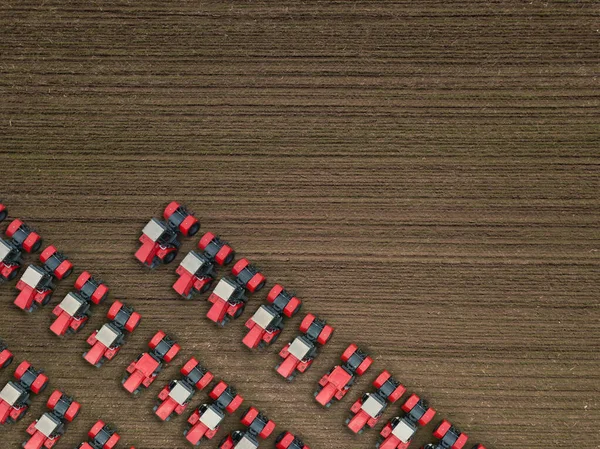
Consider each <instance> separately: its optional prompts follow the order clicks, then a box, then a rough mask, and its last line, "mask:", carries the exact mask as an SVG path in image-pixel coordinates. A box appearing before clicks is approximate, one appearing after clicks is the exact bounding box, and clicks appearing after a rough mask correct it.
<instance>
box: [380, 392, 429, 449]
mask: <svg viewBox="0 0 600 449" xmlns="http://www.w3.org/2000/svg"><path fill="white" fill-rule="evenodd" d="M402 410H403V411H404V413H405V415H404V416H402V417H399V416H397V417H395V418H394V419H392V420H391V421H389V422H388V423H387V424H386V425H385V427H384V428H383V430H382V431H381V433H380V435H381V439H380V441H379V443H378V444H377V448H378V449H408V446H409V445H410V443H411V442H412V439H413V436H414V434H415V433H416V432H417V430H418V429H419V426H425V425H427V424H428V423H429V422H430V421H431V420H432V419H433V417H434V416H435V410H433V409H432V408H430V407H429V405H428V404H427V402H426V401H425V400H423V399H420V398H419V396H417V395H416V394H413V395H411V396H410V397H409V398H408V399H407V400H406V402H405V403H404V404H403V405H402Z"/></svg>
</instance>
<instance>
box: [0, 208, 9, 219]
mask: <svg viewBox="0 0 600 449" xmlns="http://www.w3.org/2000/svg"><path fill="white" fill-rule="evenodd" d="M6 217H8V212H7V211H6V210H3V211H2V212H0V221H4V220H6Z"/></svg>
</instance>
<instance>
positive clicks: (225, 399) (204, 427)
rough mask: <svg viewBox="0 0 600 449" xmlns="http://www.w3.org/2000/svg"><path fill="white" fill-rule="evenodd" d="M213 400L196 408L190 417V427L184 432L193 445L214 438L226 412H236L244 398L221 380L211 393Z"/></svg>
mask: <svg viewBox="0 0 600 449" xmlns="http://www.w3.org/2000/svg"><path fill="white" fill-rule="evenodd" d="M209 396H210V398H211V399H212V400H213V402H212V403H210V404H203V405H201V406H200V407H198V408H197V409H196V410H194V413H192V414H191V415H190V417H189V418H188V424H189V426H188V428H187V429H186V430H185V432H183V435H184V436H185V438H186V439H187V440H188V441H189V442H190V443H192V444H193V445H196V446H197V445H199V444H200V442H201V441H202V439H204V438H206V439H208V440H210V439H212V438H214V436H215V435H216V433H217V432H218V431H219V428H220V426H221V423H222V422H223V419H225V416H226V415H225V412H227V413H230V414H231V413H233V412H235V411H236V410H237V409H238V408H239V407H240V405H242V402H244V398H242V397H241V396H240V395H239V394H237V392H236V391H235V388H233V387H230V386H228V385H227V384H226V383H225V382H223V381H221V382H219V383H218V384H217V385H216V386H215V388H213V390H212V391H211V392H210V394H209Z"/></svg>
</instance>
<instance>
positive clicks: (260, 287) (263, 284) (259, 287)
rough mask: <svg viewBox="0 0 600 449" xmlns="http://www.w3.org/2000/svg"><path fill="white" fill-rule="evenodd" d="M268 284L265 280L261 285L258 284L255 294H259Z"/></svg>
mask: <svg viewBox="0 0 600 449" xmlns="http://www.w3.org/2000/svg"><path fill="white" fill-rule="evenodd" d="M266 283H267V281H266V280H264V281H262V282H261V283H260V284H258V285H257V286H256V288H255V289H254V293H256V292H258V291H260V290H262V288H263V287H264V286H265V284H266Z"/></svg>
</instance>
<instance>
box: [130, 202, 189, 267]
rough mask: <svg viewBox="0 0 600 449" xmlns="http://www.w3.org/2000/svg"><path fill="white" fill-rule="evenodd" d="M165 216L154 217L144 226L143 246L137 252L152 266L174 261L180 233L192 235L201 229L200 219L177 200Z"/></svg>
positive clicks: (142, 259)
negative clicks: (161, 217)
mask: <svg viewBox="0 0 600 449" xmlns="http://www.w3.org/2000/svg"><path fill="white" fill-rule="evenodd" d="M163 218H164V220H165V221H161V220H157V219H156V218H152V219H150V221H149V222H148V223H147V224H146V226H144V229H142V235H141V236H140V238H139V240H140V242H141V243H142V246H141V247H140V248H139V249H138V250H137V251H136V253H135V257H136V259H137V260H139V261H140V262H141V263H143V264H144V265H146V266H147V267H150V268H155V267H157V266H158V265H160V264H161V263H164V264H167V263H171V262H173V259H175V257H176V256H177V251H178V250H179V246H180V245H181V243H180V242H179V237H180V235H182V234H183V235H185V236H187V237H192V236H194V235H196V233H197V232H198V231H199V230H200V223H199V222H198V219H197V218H196V217H194V215H193V214H192V213H191V212H189V211H188V210H187V209H186V208H185V207H184V206H182V205H180V204H179V203H177V202H176V201H173V202H171V203H169V204H168V205H167V207H166V208H165V210H164V212H163Z"/></svg>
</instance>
